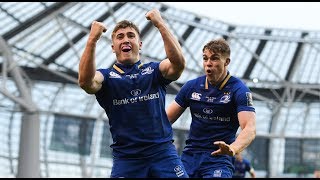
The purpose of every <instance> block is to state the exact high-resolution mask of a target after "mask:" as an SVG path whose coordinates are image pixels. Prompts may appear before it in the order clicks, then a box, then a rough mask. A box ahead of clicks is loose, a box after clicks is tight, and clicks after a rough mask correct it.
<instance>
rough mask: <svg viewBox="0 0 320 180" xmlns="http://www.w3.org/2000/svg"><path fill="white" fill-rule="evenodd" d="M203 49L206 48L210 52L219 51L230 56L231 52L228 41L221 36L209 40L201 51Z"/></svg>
mask: <svg viewBox="0 0 320 180" xmlns="http://www.w3.org/2000/svg"><path fill="white" fill-rule="evenodd" d="M205 49H208V50H209V51H210V52H212V53H220V54H221V55H222V56H225V57H230V53H231V51H230V47H229V44H228V42H227V41H226V40H225V39H223V38H219V39H216V40H211V41H209V42H208V43H207V44H206V45H204V47H203V49H202V52H204V50H205Z"/></svg>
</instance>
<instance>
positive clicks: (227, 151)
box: [211, 141, 235, 156]
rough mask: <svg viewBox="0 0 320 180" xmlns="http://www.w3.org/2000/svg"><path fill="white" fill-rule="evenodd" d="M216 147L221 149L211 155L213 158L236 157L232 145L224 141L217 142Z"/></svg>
mask: <svg viewBox="0 0 320 180" xmlns="http://www.w3.org/2000/svg"><path fill="white" fill-rule="evenodd" d="M213 144H214V145H217V146H219V149H218V150H216V151H213V152H212V153H211V155H212V156H216V155H224V154H226V155H229V156H234V155H235V152H234V150H233V149H232V148H231V147H230V145H228V144H226V143H225V142H223V141H216V142H214V143H213Z"/></svg>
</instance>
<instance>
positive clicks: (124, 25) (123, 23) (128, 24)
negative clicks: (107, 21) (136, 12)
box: [111, 20, 140, 39]
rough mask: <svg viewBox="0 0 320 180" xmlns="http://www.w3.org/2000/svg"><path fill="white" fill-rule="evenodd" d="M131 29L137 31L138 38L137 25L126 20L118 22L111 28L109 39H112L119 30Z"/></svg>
mask: <svg viewBox="0 0 320 180" xmlns="http://www.w3.org/2000/svg"><path fill="white" fill-rule="evenodd" d="M127 27H130V28H133V29H134V30H135V31H137V33H138V35H139V37H140V30H139V28H138V26H137V25H135V24H134V23H133V22H131V21H128V20H122V21H120V22H118V23H117V24H116V26H115V27H114V28H113V31H112V34H111V38H112V39H113V37H114V36H115V33H116V32H117V31H118V30H119V29H124V28H127Z"/></svg>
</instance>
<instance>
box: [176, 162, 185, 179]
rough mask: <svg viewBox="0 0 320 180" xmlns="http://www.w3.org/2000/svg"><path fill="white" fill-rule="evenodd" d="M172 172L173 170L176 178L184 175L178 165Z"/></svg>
mask: <svg viewBox="0 0 320 180" xmlns="http://www.w3.org/2000/svg"><path fill="white" fill-rule="evenodd" d="M173 170H174V172H176V175H177V176H178V177H180V176H182V175H184V172H183V169H182V167H181V166H180V165H177V166H176V167H174V169H173Z"/></svg>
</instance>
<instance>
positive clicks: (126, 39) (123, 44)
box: [111, 27, 142, 64]
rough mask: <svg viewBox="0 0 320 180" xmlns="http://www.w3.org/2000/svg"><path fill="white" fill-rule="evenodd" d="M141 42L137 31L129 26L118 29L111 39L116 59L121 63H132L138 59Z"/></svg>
mask: <svg viewBox="0 0 320 180" xmlns="http://www.w3.org/2000/svg"><path fill="white" fill-rule="evenodd" d="M141 46H142V42H141V41H140V38H139V35H138V33H137V32H136V31H135V30H134V29H133V28H130V27H126V28H123V29H119V30H118V31H116V32H115V35H114V37H113V39H112V45H111V47H112V51H113V52H114V53H116V57H117V61H118V62H119V63H122V64H133V63H135V62H137V60H139V50H140V49H141Z"/></svg>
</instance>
